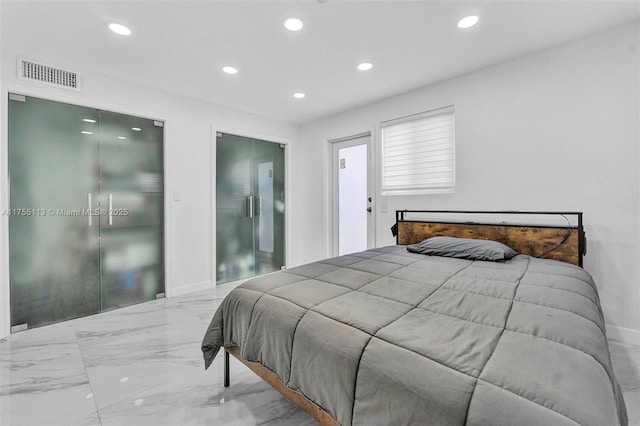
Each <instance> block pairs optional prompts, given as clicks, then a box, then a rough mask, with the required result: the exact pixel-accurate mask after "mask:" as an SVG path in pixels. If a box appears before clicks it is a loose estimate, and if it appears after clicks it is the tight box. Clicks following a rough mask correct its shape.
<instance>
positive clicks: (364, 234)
mask: <svg viewBox="0 0 640 426" xmlns="http://www.w3.org/2000/svg"><path fill="white" fill-rule="evenodd" d="M370 163H371V137H370V135H366V136H359V137H355V138H351V139H348V140H341V141H339V142H334V143H333V161H332V171H333V254H334V255H340V256H341V255H343V254H349V253H354V252H358V251H363V250H366V249H367V248H370V247H372V245H373V220H372V198H371V197H372V195H371V192H372V191H371V188H372V185H371V184H370V181H371V177H370Z"/></svg>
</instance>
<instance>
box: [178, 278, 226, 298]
mask: <svg viewBox="0 0 640 426" xmlns="http://www.w3.org/2000/svg"><path fill="white" fill-rule="evenodd" d="M215 286H216V284H215V283H214V282H213V281H202V282H199V283H192V284H185V285H181V286H179V287H174V288H171V289H168V290H167V297H176V296H184V295H185V294H189V293H193V292H196V291H202V290H211V289H213V288H215Z"/></svg>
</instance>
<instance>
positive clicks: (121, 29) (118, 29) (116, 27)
mask: <svg viewBox="0 0 640 426" xmlns="http://www.w3.org/2000/svg"><path fill="white" fill-rule="evenodd" d="M109 29H110V30H111V31H113V32H114V33H116V34H119V35H123V36H128V35H131V30H130V29H129V28H127V27H125V26H124V25H122V24H116V23H115V22H113V23H111V24H109Z"/></svg>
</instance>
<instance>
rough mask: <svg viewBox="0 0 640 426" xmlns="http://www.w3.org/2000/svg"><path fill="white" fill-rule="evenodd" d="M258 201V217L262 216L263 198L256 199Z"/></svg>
mask: <svg viewBox="0 0 640 426" xmlns="http://www.w3.org/2000/svg"><path fill="white" fill-rule="evenodd" d="M256 198H257V199H258V211H257V213H256V216H257V217H260V216H262V197H256Z"/></svg>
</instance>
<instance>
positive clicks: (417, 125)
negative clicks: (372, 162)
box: [380, 106, 456, 195]
mask: <svg viewBox="0 0 640 426" xmlns="http://www.w3.org/2000/svg"><path fill="white" fill-rule="evenodd" d="M380 127H381V130H382V195H409V194H429V193H439V192H453V191H454V189H455V183H456V182H455V146H454V145H455V144H454V139H455V137H454V134H455V132H454V108H453V106H449V107H445V108H440V109H437V110H433V111H428V112H424V113H420V114H415V115H411V116H408V117H402V118H398V119H395V120H389V121H385V122H382V123H381V124H380Z"/></svg>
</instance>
